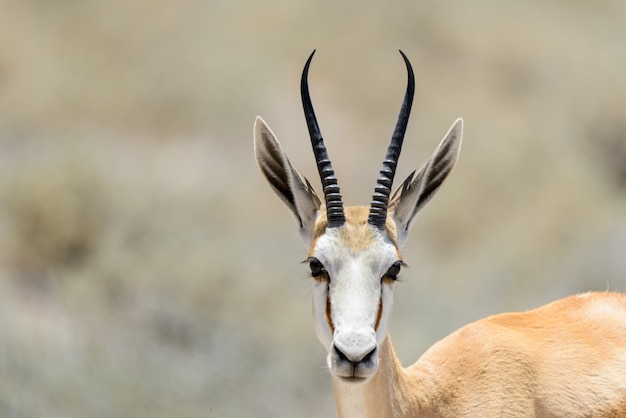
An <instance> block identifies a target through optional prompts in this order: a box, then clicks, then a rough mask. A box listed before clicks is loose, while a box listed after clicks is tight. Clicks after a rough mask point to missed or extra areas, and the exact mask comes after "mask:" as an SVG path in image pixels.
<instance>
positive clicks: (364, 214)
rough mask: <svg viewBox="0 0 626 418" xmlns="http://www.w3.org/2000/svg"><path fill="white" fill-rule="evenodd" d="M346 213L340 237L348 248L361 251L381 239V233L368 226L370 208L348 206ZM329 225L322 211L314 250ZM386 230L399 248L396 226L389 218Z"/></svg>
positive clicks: (315, 235)
mask: <svg viewBox="0 0 626 418" xmlns="http://www.w3.org/2000/svg"><path fill="white" fill-rule="evenodd" d="M344 212H345V215H346V223H345V224H344V225H343V226H341V227H340V237H341V241H342V242H343V243H344V244H345V245H346V247H348V248H350V249H351V250H353V251H359V250H362V249H364V248H367V247H368V246H370V245H371V244H372V243H373V242H374V240H375V239H376V238H378V237H380V232H379V231H378V230H377V229H376V228H373V227H371V226H369V225H368V224H367V219H368V217H369V207H368V206H348V207H346V208H345V210H344ZM327 225H328V221H327V219H326V212H325V211H324V210H320V216H319V218H318V219H317V221H316V222H315V226H314V228H313V237H312V238H313V239H312V242H313V248H315V242H316V241H317V239H318V238H319V237H320V236H322V235H323V234H324V232H326V227H327ZM385 229H386V231H387V236H388V237H389V239H390V240H391V241H392V242H393V243H394V245H396V246H397V244H396V237H397V232H396V225H395V223H394V222H393V220H392V219H391V218H389V217H388V218H387V222H386V225H385ZM313 248H312V249H313ZM312 249H311V250H312Z"/></svg>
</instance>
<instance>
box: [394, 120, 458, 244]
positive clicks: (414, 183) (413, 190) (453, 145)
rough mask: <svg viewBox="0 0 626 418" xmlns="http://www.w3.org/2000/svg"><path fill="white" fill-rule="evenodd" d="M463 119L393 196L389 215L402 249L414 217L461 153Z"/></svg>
mask: <svg viewBox="0 0 626 418" xmlns="http://www.w3.org/2000/svg"><path fill="white" fill-rule="evenodd" d="M462 138H463V119H461V118H459V119H457V120H456V121H455V122H454V124H453V125H452V127H451V128H450V130H449V131H448V133H447V134H446V135H445V136H444V138H443V140H442V141H441V142H440V143H439V145H438V146H437V148H436V149H435V151H434V152H433V154H432V155H431V156H430V158H429V159H428V161H427V162H426V164H424V165H423V166H422V168H421V169H420V170H419V171H418V172H417V174H415V171H414V172H412V173H411V174H410V175H409V177H407V179H406V180H404V182H403V183H402V185H401V186H400V187H398V189H396V191H395V192H394V193H393V195H392V197H391V199H390V202H389V211H390V212H391V213H392V215H391V216H392V217H393V220H394V221H395V223H396V227H397V229H398V244H400V245H402V244H403V243H404V242H405V241H406V239H407V238H408V235H409V229H410V228H411V225H413V221H414V220H415V215H417V213H418V212H419V211H420V210H421V209H422V208H423V207H424V205H426V203H428V201H429V200H430V199H431V198H432V197H433V196H434V195H435V193H436V192H437V190H438V189H439V186H441V184H442V183H443V181H444V180H445V179H446V177H448V174H450V172H451V171H452V169H453V168H454V166H455V164H456V162H457V159H458V157H459V151H460V150H461V141H462Z"/></svg>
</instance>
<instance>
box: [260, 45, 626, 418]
mask: <svg viewBox="0 0 626 418" xmlns="http://www.w3.org/2000/svg"><path fill="white" fill-rule="evenodd" d="M312 57H313V54H311V56H310V57H309V59H308V61H307V63H306V65H305V67H304V71H303V74H302V81H301V93H302V101H303V106H304V112H305V118H306V121H307V126H308V128H309V133H310V136H311V143H312V146H313V152H314V155H315V158H316V161H317V164H318V171H319V174H320V178H321V181H322V185H323V188H324V199H323V200H322V199H320V198H319V197H318V194H317V193H316V192H315V191H314V190H313V188H312V186H311V184H310V183H309V181H308V180H307V179H306V178H304V177H303V176H302V175H300V173H299V172H298V171H297V170H296V169H295V168H294V167H293V166H292V165H291V163H290V162H289V159H288V157H287V155H286V154H285V152H284V151H283V149H282V147H281V145H280V143H279V142H278V140H277V139H276V137H275V135H274V134H273V133H272V131H271V130H270V129H269V127H268V126H267V125H266V124H265V122H264V121H263V120H262V119H261V118H257V120H256V123H255V130H254V143H255V154H256V158H257V162H258V164H259V167H260V169H261V171H262V173H263V174H264V175H265V177H266V178H267V180H268V181H269V183H270V185H271V186H272V188H273V189H274V191H275V192H276V194H277V195H278V196H279V197H280V198H281V199H282V201H283V202H284V203H285V204H286V205H287V207H288V208H289V209H290V210H291V212H292V213H293V215H294V216H295V218H296V220H297V222H298V227H299V232H300V236H301V237H302V239H303V240H304V241H305V243H306V244H307V245H308V246H309V248H310V250H309V258H308V262H309V267H310V269H311V275H312V277H313V283H314V285H313V316H314V326H315V330H316V333H317V335H318V338H319V339H320V341H321V342H322V344H323V345H324V346H325V347H326V349H327V350H328V357H327V364H328V367H329V369H330V372H331V375H332V381H333V387H334V392H335V398H336V401H337V410H338V414H339V416H340V417H349V418H353V417H377V418H379V417H570V418H576V417H626V295H623V294H619V293H608V292H605V293H586V294H580V295H576V296H570V297H568V298H565V299H561V300H558V301H556V302H552V303H550V304H548V305H545V306H543V307H540V308H538V309H535V310H531V311H528V312H522V313H506V314H500V315H495V316H491V317H488V318H485V319H482V320H480V321H477V322H475V323H472V324H469V325H467V326H465V327H463V328H461V329H459V330H458V331H456V332H454V333H452V334H451V335H449V336H448V337H446V338H444V339H443V340H441V341H439V342H437V343H436V344H434V345H433V346H432V347H431V348H430V349H429V350H427V351H426V353H424V354H423V355H422V356H421V358H420V359H419V360H418V361H417V362H416V363H415V364H413V365H412V366H409V367H407V368H403V367H402V366H401V365H400V363H399V361H398V359H397V357H396V355H395V353H394V350H393V346H392V344H391V339H390V337H389V335H388V333H387V322H388V318H389V313H390V311H391V305H392V303H393V297H392V296H393V289H394V282H395V280H396V278H397V276H398V274H399V272H400V270H401V268H402V266H403V262H402V257H401V255H400V250H399V249H400V247H401V246H402V245H403V243H404V242H405V241H406V239H407V236H408V232H409V229H410V227H411V225H412V222H413V220H414V219H415V215H416V214H417V212H418V211H419V210H420V209H421V208H422V207H423V206H424V205H425V204H426V203H427V202H428V201H429V200H430V198H432V196H433V195H434V193H435V192H436V191H437V190H438V188H439V186H440V185H441V183H442V182H443V181H444V180H445V178H446V177H447V175H448V174H449V173H450V172H451V170H452V169H453V167H454V165H455V163H456V160H457V158H458V154H459V150H460V146H461V138H462V125H463V122H462V120H461V119H458V120H457V121H456V122H455V123H454V124H453V125H452V127H451V128H450V130H449V131H448V133H447V134H446V135H445V137H444V139H443V140H442V141H441V143H440V144H439V146H438V147H437V148H436V149H435V151H434V153H433V154H432V155H431V157H430V158H429V160H428V161H427V162H426V163H425V164H424V166H423V167H422V168H421V169H420V170H418V171H416V172H413V173H412V174H411V175H410V176H409V177H408V178H407V179H406V180H405V181H404V182H403V183H402V185H401V186H400V187H399V188H398V189H397V190H396V191H395V192H394V193H393V194H392V193H391V186H392V183H393V178H394V174H395V168H396V165H397V161H398V157H399V154H400V151H401V147H402V141H403V138H404V133H405V130H406V125H407V122H408V118H409V114H410V110H411V104H412V99H413V93H414V76H413V71H412V69H411V65H410V63H409V61H408V59H407V58H406V56H405V55H404V54H402V57H403V59H404V61H405V64H406V67H407V72H408V85H407V90H406V94H405V97H404V101H403V104H402V108H401V110H400V115H399V118H398V122H397V124H396V128H395V130H394V133H393V135H392V140H391V143H390V145H389V148H388V151H387V155H386V157H385V160H384V162H383V168H382V169H381V171H380V177H379V179H378V184H377V186H376V188H375V192H374V195H373V197H372V203H371V204H370V206H369V207H367V206H356V207H345V208H344V206H343V202H342V199H341V194H340V190H339V186H338V183H337V179H336V177H335V175H334V171H333V169H332V166H331V162H330V159H329V158H328V154H327V151H326V148H325V145H324V141H323V138H322V135H321V133H320V130H319V127H318V124H317V120H316V117H315V113H314V110H313V106H312V104H311V100H310V97H309V90H308V83H307V77H308V70H309V66H310V63H311V59H312Z"/></svg>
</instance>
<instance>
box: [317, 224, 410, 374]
mask: <svg viewBox="0 0 626 418" xmlns="http://www.w3.org/2000/svg"><path fill="white" fill-rule="evenodd" d="M360 228H361V229H362V230H361V233H362V234H363V235H364V237H365V238H367V239H365V240H363V241H358V242H357V244H358V245H355V243H354V242H352V243H346V242H345V239H342V237H345V234H343V235H342V233H341V228H331V229H327V230H326V232H325V233H324V234H323V235H322V236H321V237H320V238H319V239H318V240H317V243H316V245H315V248H314V251H313V254H312V255H313V257H315V258H316V259H318V260H319V261H320V262H321V263H322V264H323V265H324V268H325V269H326V271H327V273H328V277H329V282H325V281H316V282H315V284H314V287H313V312H314V320H315V330H316V333H317V336H318V338H319V339H320V341H321V342H322V344H323V345H324V346H325V347H326V349H327V350H328V359H327V362H328V366H329V368H330V370H331V372H332V373H333V374H334V375H335V376H337V377H340V378H345V379H348V380H351V381H362V380H365V379H368V378H370V377H371V376H372V375H373V374H374V373H375V372H376V370H377V369H378V351H377V350H378V346H379V345H380V344H381V343H382V341H383V340H384V338H385V336H386V335H387V320H388V318H389V312H390V311H391V304H392V300H393V289H392V284H391V283H383V280H382V277H383V276H384V275H385V273H386V272H387V270H388V269H389V267H390V266H391V265H392V264H393V263H395V262H396V261H398V254H397V250H396V247H395V245H394V244H393V243H392V242H391V241H390V240H389V239H388V238H387V237H386V236H384V234H383V233H381V232H380V231H378V230H376V229H375V228H374V227H370V226H369V225H361V226H360ZM357 232H358V231H357ZM350 233H351V232H350ZM352 237H354V234H353V235H352ZM328 303H330V321H332V324H329V318H328V312H327V309H328V308H327V304H328ZM381 309H382V312H379V311H380V310H381ZM377 325H378V327H377V328H376V326H377ZM331 327H332V328H331Z"/></svg>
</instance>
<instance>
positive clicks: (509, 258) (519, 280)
mask: <svg viewBox="0 0 626 418" xmlns="http://www.w3.org/2000/svg"><path fill="white" fill-rule="evenodd" d="M0 10H2V12H1V13H0V416H2V417H19V418H22V417H44V416H45V417H111V416H117V417H155V418H158V417H191V418H193V417H207V416H209V417H257V416H262V417H291V416H309V417H328V416H334V415H335V406H334V399H333V395H332V389H331V384H330V377H329V375H328V372H327V370H326V369H325V350H324V348H323V347H322V346H321V344H320V343H319V342H318V341H317V339H316V337H315V334H314V332H313V327H312V321H311V318H310V309H311V308H310V279H309V278H308V275H307V268H306V266H303V265H301V264H300V261H301V260H303V259H304V258H305V257H306V249H305V248H304V247H303V245H302V244H301V243H300V241H299V238H298V235H297V232H296V228H295V227H296V224H295V222H294V221H293V219H292V218H291V216H290V213H289V212H288V210H287V209H285V208H284V207H283V205H282V204H281V202H280V201H279V200H278V199H277V198H276V197H275V196H274V194H273V193H272V192H271V190H270V188H269V187H268V186H267V185H266V184H265V180H264V179H263V178H262V177H261V175H260V174H259V172H258V170H257V167H256V164H255V161H254V157H253V149H252V127H253V123H254V118H255V116H256V115H257V114H259V115H261V116H263V118H264V119H265V120H266V121H267V122H268V124H269V125H270V126H271V127H272V129H273V130H274V132H275V133H276V134H277V136H278V138H279V139H280V140H281V142H282V144H283V146H284V148H285V149H286V151H287V152H288V154H289V156H290V158H291V161H292V162H293V163H294V165H295V166H296V167H298V169H299V170H300V171H301V172H302V173H303V174H305V175H307V177H308V178H309V179H310V180H311V181H312V182H313V184H315V185H317V184H319V180H318V178H317V175H316V169H315V164H314V161H313V157H312V154H311V151H310V146H309V143H308V135H307V132H306V126H305V123H304V118H303V116H302V112H301V105H300V97H299V87H298V86H299V78H300V72H301V70H302V66H303V65H304V62H305V60H306V58H307V56H308V55H309V53H310V52H311V51H312V50H313V49H314V48H317V54H316V56H315V60H314V62H313V64H312V67H311V73H310V86H311V94H312V98H313V102H314V104H315V106H316V110H317V113H318V120H319V122H320V125H321V128H322V132H323V133H324V136H325V138H326V142H327V145H328V148H329V153H330V155H331V157H332V158H333V164H334V167H335V170H336V172H337V174H338V177H339V180H340V184H341V186H342V191H343V192H344V200H345V202H346V204H367V203H368V202H369V199H370V197H371V193H372V190H373V186H374V184H375V179H376V176H377V171H378V169H379V166H380V163H381V161H382V158H383V155H384V152H385V149H386V146H387V142H388V139H389V137H390V134H391V131H392V129H393V125H394V123H395V120H396V117H397V112H398V110H399V106H400V102H401V100H402V96H403V94H404V88H405V83H406V73H405V68H404V64H403V63H402V59H401V57H400V55H399V54H398V52H397V50H398V49H402V50H403V51H404V52H405V53H406V54H407V55H408V56H409V58H410V59H411V61H412V63H413V66H414V69H415V73H416V80H417V89H416V99H415V104H414V107H413V116H412V120H411V123H410V125H409V128H408V132H407V136H406V141H405V146H404V151H403V155H402V158H401V159H400V166H399V172H398V177H397V178H398V180H402V179H403V178H404V177H405V176H406V175H408V174H409V173H410V172H411V171H412V170H413V169H415V168H418V167H419V166H421V164H422V163H423V162H424V161H425V160H426V158H427V157H428V156H429V155H430V153H431V151H432V150H433V149H434V148H435V146H436V144H437V143H438V142H439V140H440V139H441V138H442V137H443V135H444V134H445V132H446V131H447V129H448V128H449V126H450V125H451V124H452V122H453V121H454V120H455V119H456V118H457V117H459V116H462V117H464V119H465V137H464V144H463V150H462V152H461V158H460V162H459V164H458V166H457V168H456V169H455V171H454V173H453V174H452V176H451V177H450V178H449V180H448V181H447V182H446V184H445V187H443V188H442V189H441V190H440V192H439V194H438V195H437V197H436V198H435V199H434V200H433V201H432V202H431V203H430V204H429V206H428V207H427V208H426V209H425V210H424V211H423V213H422V214H421V216H420V218H419V219H418V222H417V223H416V225H415V227H414V228H413V232H412V237H411V239H410V240H409V243H408V245H407V247H406V248H405V249H404V257H405V261H406V262H407V263H408V264H409V266H410V268H409V269H406V270H404V271H403V274H402V282H400V283H398V285H397V286H398V288H397V291H396V303H395V307H394V314H393V317H392V319H391V334H392V336H393V341H394V344H395V346H396V349H397V351H398V354H399V356H400V358H401V359H402V361H403V363H404V364H410V363H412V362H413V361H415V360H416V359H417V358H418V356H419V355H420V353H422V352H423V351H424V350H425V349H426V348H427V347H429V346H430V345H431V344H433V343H434V342H435V341H437V340H438V339H440V338H442V337H444V336H445V335H447V334H449V333H451V332H452V331H454V330H455V329H457V328H458V327H460V326H462V325H464V324H467V323H468V322H470V321H473V320H476V319H479V318H481V317H484V316H486V315H489V314H494V313H498V312H502V311H512V310H526V309H530V308H533V307H536V306H538V305H541V304H543V303H546V302H548V301H551V300H553V299H556V298H560V297H563V296H566V295H569V294H572V293H576V292H583V291H587V290H606V289H609V290H614V291H626V257H625V254H626V251H625V248H626V215H625V214H626V113H625V110H624V109H625V108H626V107H625V103H626V75H625V73H624V68H626V48H624V39H626V3H625V2H623V1H619V0H612V1H611V0H604V1H595V2H566V1H552V2H546V1H540V0H532V1H526V2H501V1H496V0H492V1H488V0H484V1H483V0H480V1H474V2H464V1H447V2H437V1H422V2H418V1H414V0H413V1H412V0H406V1H396V2H363V1H359V2H357V1H349V0H348V1H341V2H337V1H325V0H324V1H317V2H293V1H292V2H281V1H267V2H255V1H240V2H231V1H220V0H215V1H198V0H183V1H177V2H171V1H163V0H156V1H155V0H151V1H147V0H138V1H134V2H126V1H121V0H110V1H106V2H102V1H96V0H84V1H69V0H61V1H55V2H51V1H43V0H0ZM317 188H318V189H319V187H317Z"/></svg>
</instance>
